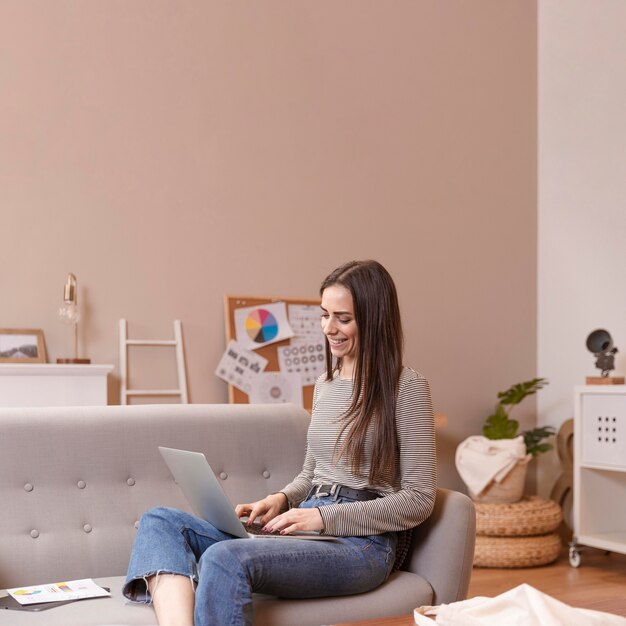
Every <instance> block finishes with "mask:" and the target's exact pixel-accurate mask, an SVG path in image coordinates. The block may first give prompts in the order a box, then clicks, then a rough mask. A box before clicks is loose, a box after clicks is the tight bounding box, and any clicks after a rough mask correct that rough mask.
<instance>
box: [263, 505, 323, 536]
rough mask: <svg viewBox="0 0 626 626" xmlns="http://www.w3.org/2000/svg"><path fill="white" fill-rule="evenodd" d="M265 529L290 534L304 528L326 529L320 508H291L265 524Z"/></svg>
mask: <svg viewBox="0 0 626 626" xmlns="http://www.w3.org/2000/svg"><path fill="white" fill-rule="evenodd" d="M265 529H266V530H270V531H275V532H280V534H281V535H289V534H291V533H293V532H296V531H302V530H309V531H310V530H324V520H323V519H322V516H321V514H320V512H319V509H317V508H315V509H289V511H285V513H281V514H280V515H278V516H276V517H274V518H273V519H272V520H271V521H269V522H268V523H267V524H265Z"/></svg>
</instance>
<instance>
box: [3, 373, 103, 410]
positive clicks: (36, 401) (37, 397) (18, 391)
mask: <svg viewBox="0 0 626 626" xmlns="http://www.w3.org/2000/svg"><path fill="white" fill-rule="evenodd" d="M112 370H113V366H112V365H56V364H52V363H50V364H48V363H33V364H14V363H0V407H13V406H96V405H106V404H107V377H108V374H109V372H111V371H112Z"/></svg>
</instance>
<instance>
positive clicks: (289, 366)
mask: <svg viewBox="0 0 626 626" xmlns="http://www.w3.org/2000/svg"><path fill="white" fill-rule="evenodd" d="M278 363H279V365H280V371H281V372H284V373H287V374H293V373H296V374H299V375H300V377H301V380H302V384H303V385H314V384H315V381H316V380H317V379H318V378H319V377H320V376H321V375H322V374H323V373H324V372H325V371H326V352H325V350H324V340H323V339H321V340H319V341H317V342H315V343H313V342H309V341H307V340H303V339H292V340H291V343H290V345H288V346H281V347H280V348H278Z"/></svg>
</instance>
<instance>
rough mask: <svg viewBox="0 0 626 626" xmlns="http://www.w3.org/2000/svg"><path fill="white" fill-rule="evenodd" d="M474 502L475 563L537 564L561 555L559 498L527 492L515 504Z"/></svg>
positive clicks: (479, 564) (502, 564)
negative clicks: (558, 530)
mask: <svg viewBox="0 0 626 626" xmlns="http://www.w3.org/2000/svg"><path fill="white" fill-rule="evenodd" d="M474 505H475V507H476V535H477V537H476V549H475V552H474V566H475V567H502V568H508V567H535V566H537V565H546V564H548V563H552V561H555V560H556V559H557V558H558V556H559V553H560V551H561V539H560V537H559V535H558V534H556V533H555V532H554V531H555V530H556V529H557V528H558V526H559V524H560V523H561V519H562V513H561V508H560V507H559V505H558V504H556V503H555V502H552V501H551V500H544V499H543V498H539V497H538V496H527V497H524V498H522V499H521V500H520V501H519V502H514V503H512V504H492V503H482V502H475V503H474Z"/></svg>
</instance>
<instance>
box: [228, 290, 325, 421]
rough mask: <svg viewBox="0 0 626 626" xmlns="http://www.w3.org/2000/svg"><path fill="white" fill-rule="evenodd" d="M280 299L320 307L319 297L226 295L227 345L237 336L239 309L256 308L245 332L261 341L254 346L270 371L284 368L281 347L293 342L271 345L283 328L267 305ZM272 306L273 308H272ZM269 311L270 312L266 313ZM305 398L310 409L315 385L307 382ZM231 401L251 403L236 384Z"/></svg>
mask: <svg viewBox="0 0 626 626" xmlns="http://www.w3.org/2000/svg"><path fill="white" fill-rule="evenodd" d="M277 302H284V303H285V304H286V305H287V306H288V305H290V304H300V305H308V306H315V307H319V305H320V300H319V298H317V299H313V298H278V297H273V296H237V295H225V296H224V325H225V331H226V344H228V342H229V341H230V340H231V339H236V334H237V332H236V323H235V311H236V310H237V309H242V308H246V307H256V310H255V311H251V312H250V314H248V315H247V316H246V317H245V320H244V327H245V332H246V334H247V336H248V338H249V340H250V341H251V342H254V343H258V344H259V347H258V348H254V352H256V354H258V355H260V356H262V357H264V358H266V359H267V366H266V368H265V371H266V372H278V371H280V364H279V361H278V348H280V347H286V346H289V345H290V343H291V342H290V340H289V339H284V340H282V341H274V343H270V344H267V342H268V341H273V340H274V339H275V338H276V337H277V336H280V334H279V333H280V328H279V324H278V320H277V319H276V318H275V316H274V315H273V313H272V312H271V311H270V310H267V309H265V308H264V307H263V305H268V304H275V303H277ZM268 308H270V309H271V307H268ZM263 311H265V313H267V315H266V314H264V313H263ZM255 314H256V315H255ZM302 400H303V403H304V408H305V409H307V410H308V411H309V412H310V411H311V408H312V406H313V385H306V386H305V387H303V388H302ZM228 401H229V402H231V403H233V404H247V403H248V402H249V398H248V394H246V393H244V392H243V391H241V389H237V387H235V386H233V385H230V384H229V385H228Z"/></svg>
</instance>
